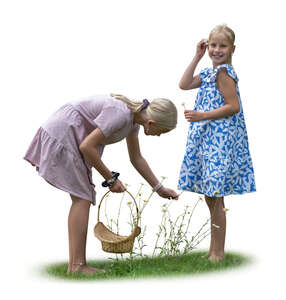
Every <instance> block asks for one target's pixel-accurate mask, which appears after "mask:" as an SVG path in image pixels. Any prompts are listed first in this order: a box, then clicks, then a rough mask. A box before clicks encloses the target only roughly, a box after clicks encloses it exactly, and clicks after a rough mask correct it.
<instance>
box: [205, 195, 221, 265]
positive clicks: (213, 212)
mask: <svg viewBox="0 0 286 300" xmlns="http://www.w3.org/2000/svg"><path fill="white" fill-rule="evenodd" d="M205 199H206V203H207V205H208V207H209V210H210V216H211V242H210V249H209V252H208V256H209V259H210V260H211V261H220V260H223V259H224V245H225V233H226V216H225V210H224V198H223V197H217V198H215V197H208V196H205Z"/></svg>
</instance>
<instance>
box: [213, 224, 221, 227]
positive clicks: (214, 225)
mask: <svg viewBox="0 0 286 300" xmlns="http://www.w3.org/2000/svg"><path fill="white" fill-rule="evenodd" d="M212 225H213V227H215V228H220V226H218V225H216V224H212Z"/></svg>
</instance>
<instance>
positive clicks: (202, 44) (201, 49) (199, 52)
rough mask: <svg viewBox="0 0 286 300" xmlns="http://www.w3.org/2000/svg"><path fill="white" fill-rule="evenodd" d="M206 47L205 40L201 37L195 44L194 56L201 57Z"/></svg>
mask: <svg viewBox="0 0 286 300" xmlns="http://www.w3.org/2000/svg"><path fill="white" fill-rule="evenodd" d="M206 49H207V40H205V39H203V40H201V41H200V42H199V43H198V44H197V52H196V57H197V58H199V59H201V58H202V57H203V56H204V55H205V53H206Z"/></svg>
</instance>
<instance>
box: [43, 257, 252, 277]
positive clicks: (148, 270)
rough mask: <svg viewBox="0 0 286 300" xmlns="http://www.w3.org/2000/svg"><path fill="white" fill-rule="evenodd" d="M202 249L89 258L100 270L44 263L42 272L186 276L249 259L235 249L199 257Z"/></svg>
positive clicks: (228, 267) (248, 260)
mask: <svg viewBox="0 0 286 300" xmlns="http://www.w3.org/2000/svg"><path fill="white" fill-rule="evenodd" d="M205 253H206V252H193V253H191V254H188V255H181V256H164V257H155V258H151V257H145V258H138V259H124V260H121V259H118V260H116V259H111V260H94V261H89V262H88V265H89V266H91V267H96V268H102V269H105V271H106V273H104V274H93V275H82V274H71V275H67V274H66V271H67V267H68V264H67V263H57V264H51V265H48V266H44V268H43V273H44V274H45V275H48V276H51V277H55V278H59V279H65V280H81V281H82V280H118V279H136V278H150V277H152V278H154V277H157V278H158V277H161V278H162V277H172V276H188V275H196V274H202V273H209V272H215V271H223V270H227V269H233V268H237V267H240V266H242V265H245V264H247V263H250V262H251V258H250V257H247V256H245V255H242V254H239V253H226V255H225V259H224V260H223V261H221V262H217V263H212V262H210V261H209V260H208V259H207V258H202V255H204V254H205Z"/></svg>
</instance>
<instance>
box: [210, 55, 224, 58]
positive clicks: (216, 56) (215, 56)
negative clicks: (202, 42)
mask: <svg viewBox="0 0 286 300" xmlns="http://www.w3.org/2000/svg"><path fill="white" fill-rule="evenodd" d="M212 57H213V58H214V59H221V58H222V57H223V55H213V56H212Z"/></svg>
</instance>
